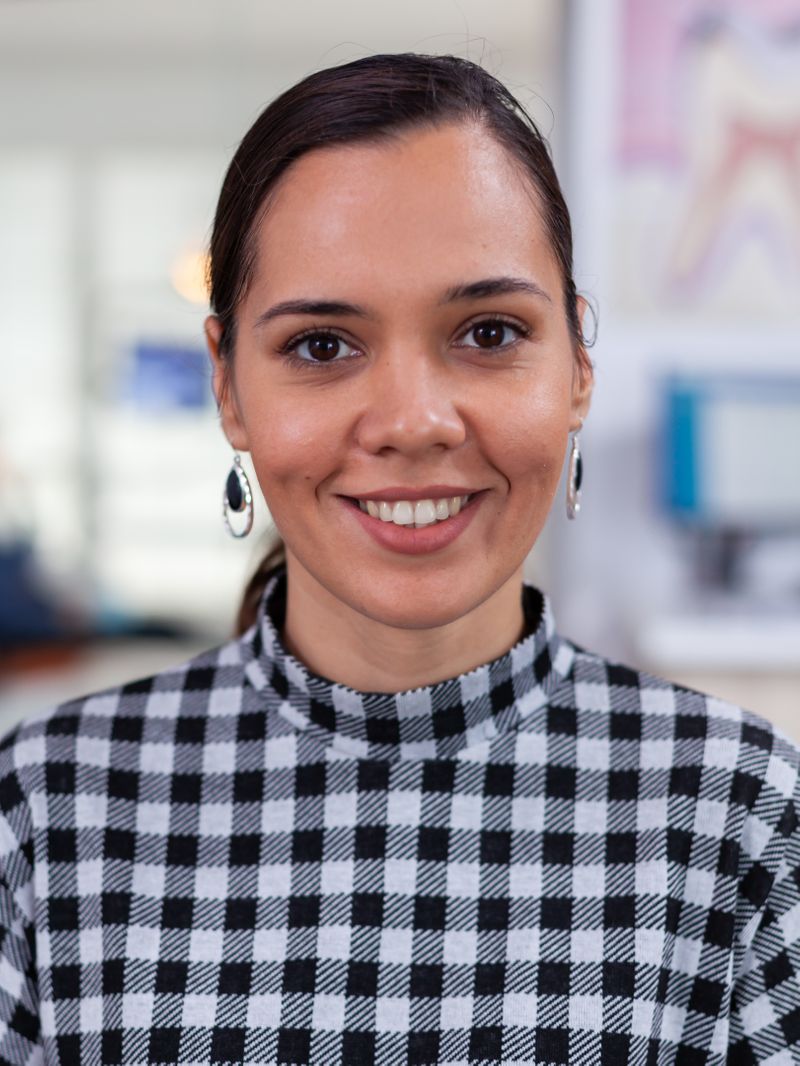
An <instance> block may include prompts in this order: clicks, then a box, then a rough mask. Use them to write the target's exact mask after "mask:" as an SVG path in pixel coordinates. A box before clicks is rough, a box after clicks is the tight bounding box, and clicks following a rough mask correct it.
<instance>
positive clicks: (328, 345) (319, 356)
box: [303, 333, 341, 363]
mask: <svg viewBox="0 0 800 1066" xmlns="http://www.w3.org/2000/svg"><path fill="white" fill-rule="evenodd" d="M303 343H304V344H307V345H308V349H307V351H308V355H309V357H310V358H311V359H316V360H318V361H319V362H320V363H327V362H328V360H329V359H335V358H336V356H337V355H338V354H339V348H340V347H341V342H340V340H339V338H338V337H334V335H333V334H332V333H315V334H314V336H313V337H306V339H305V341H304V342H303Z"/></svg>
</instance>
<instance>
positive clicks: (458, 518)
mask: <svg viewBox="0 0 800 1066" xmlns="http://www.w3.org/2000/svg"><path fill="white" fill-rule="evenodd" d="M482 500H483V493H482V492H479V493H476V494H475V495H474V496H473V497H472V499H471V500H470V501H469V503H468V504H466V505H465V506H464V507H462V508H461V510H460V511H459V512H458V514H457V515H455V516H454V517H453V518H446V519H445V520H444V522H435V523H433V524H432V525H430V526H423V527H422V529H416V528H415V527H414V526H398V525H395V523H394V522H382V521H381V519H380V518H373V517H372V515H371V514H367V513H366V512H365V511H362V510H361V508H360V507H359V506H358V504H357V503H354V502H353V501H352V500H346V499H343V500H342V502H343V504H344V506H345V507H346V508H347V509H348V511H350V513H351V514H352V515H353V517H354V518H355V519H356V520H357V521H358V522H360V523H361V526H362V528H363V529H365V530H366V531H367V533H369V535H370V536H371V537H372V538H373V540H375V541H377V543H378V544H380V546H381V547H382V548H388V549H389V551H393V552H399V553H400V554H401V555H427V554H428V553H429V552H436V551H441V550H442V548H446V547H447V546H448V545H449V544H452V543H453V541H454V540H456V539H457V538H458V537H460V536H461V534H462V533H463V532H464V530H465V529H466V528H467V526H468V525H469V524H470V522H471V521H472V519H473V518H474V517H475V515H476V514H477V511H478V508H479V507H480V505H481V502H482Z"/></svg>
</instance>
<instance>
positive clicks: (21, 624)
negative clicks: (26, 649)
mask: <svg viewBox="0 0 800 1066" xmlns="http://www.w3.org/2000/svg"><path fill="white" fill-rule="evenodd" d="M68 635H70V634H69V633H68V632H67V630H66V628H65V625H64V622H63V619H60V618H59V614H58V611H57V609H56V606H55V605H54V604H53V603H51V602H50V601H49V600H48V599H47V596H46V595H45V594H44V592H43V591H42V589H41V588H40V587H39V584H38V582H37V580H36V572H35V567H34V561H33V552H32V550H31V547H30V545H28V544H26V543H24V542H12V543H10V544H9V543H3V544H0V648H12V647H19V646H20V645H22V644H31V643H41V642H44V641H54V640H55V641H57V640H61V639H63V638H64V637H67V636H68Z"/></svg>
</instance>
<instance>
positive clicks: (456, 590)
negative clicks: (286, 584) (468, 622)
mask: <svg viewBox="0 0 800 1066" xmlns="http://www.w3.org/2000/svg"><path fill="white" fill-rule="evenodd" d="M510 576H511V574H509V575H506V577H505V578H498V579H496V580H492V579H491V578H490V576H489V575H487V574H486V573H482V574H480V575H475V576H474V577H472V578H471V577H470V575H465V574H464V573H463V572H460V573H459V574H458V575H457V576H453V575H452V574H448V573H438V574H435V575H430V574H427V575H426V574H423V573H420V572H417V573H407V574H403V575H401V576H397V577H392V576H389V575H385V576H383V577H378V576H376V577H375V579H374V580H368V581H364V582H362V581H358V582H352V583H348V586H347V587H346V588H340V589H337V590H334V589H333V588H331V591H332V592H333V593H334V595H337V596H338V598H340V599H342V600H344V601H345V602H348V601H349V603H350V605H351V606H352V607H353V609H354V610H356V611H358V612H359V613H360V614H362V615H364V616H365V617H367V618H370V619H371V620H372V621H374V622H378V623H380V624H381V625H385V626H391V627H392V628H395V629H436V628H439V627H442V626H447V625H450V624H451V623H453V622H457V621H458V620H459V619H460V618H463V617H464V616H465V615H468V614H469V613H470V611H473V610H475V608H476V607H479V606H480V605H481V604H482V603H484V602H485V601H486V600H487V599H489V598H490V597H491V596H492V595H493V594H494V593H495V592H496V591H497V590H498V589H499V588H500V587H501V585H503V584H504V581H505V580H508V578H509V577H510ZM329 588H330V586H329Z"/></svg>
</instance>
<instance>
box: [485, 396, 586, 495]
mask: <svg viewBox="0 0 800 1066" xmlns="http://www.w3.org/2000/svg"><path fill="white" fill-rule="evenodd" d="M485 414H486V415H488V416H489V419H488V423H487V426H488V427H490V429H489V432H490V435H491V440H492V448H491V450H492V453H493V456H494V460H495V464H496V465H497V467H498V469H499V470H500V471H501V472H502V473H503V474H504V475H505V476H506V478H507V479H508V481H509V484H510V487H511V488H513V487H514V485H515V484H519V483H534V482H535V483H539V484H541V483H542V482H545V483H546V482H548V481H550V480H555V481H557V480H558V478H559V476H560V474H561V466H562V463H563V460H564V453H565V450H566V444H567V436H568V433H569V417H570V409H569V383H568V382H565V381H560V380H556V381H548V382H541V383H537V385H536V386H535V387H533V388H531V387H528V388H524V387H520V389H519V390H517V391H516V392H515V393H514V395H513V396H511V397H509V396H508V395H506V396H505V398H504V402H503V403H502V404H497V405H496V409H494V410H492V409H490V408H489V406H488V404H487V408H486V411H485Z"/></svg>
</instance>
